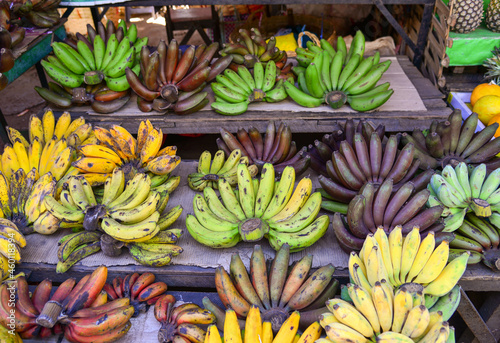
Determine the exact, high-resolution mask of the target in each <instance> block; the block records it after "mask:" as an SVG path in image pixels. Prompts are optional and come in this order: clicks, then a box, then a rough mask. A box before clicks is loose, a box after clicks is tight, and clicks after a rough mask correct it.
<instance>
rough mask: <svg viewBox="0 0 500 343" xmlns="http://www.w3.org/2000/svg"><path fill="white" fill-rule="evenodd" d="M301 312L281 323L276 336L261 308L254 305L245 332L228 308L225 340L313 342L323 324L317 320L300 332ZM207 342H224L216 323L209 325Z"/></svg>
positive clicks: (285, 342) (319, 334)
mask: <svg viewBox="0 0 500 343" xmlns="http://www.w3.org/2000/svg"><path fill="white" fill-rule="evenodd" d="M300 319H301V318H300V313H299V312H293V313H292V314H291V315H290V317H289V318H288V319H287V320H286V321H285V322H284V323H283V324H282V325H281V327H280V328H279V331H277V333H276V336H274V333H273V330H272V324H271V322H269V321H264V322H263V321H262V319H261V313H260V309H259V308H258V307H257V306H255V305H254V306H252V307H251V308H250V311H249V312H248V316H247V318H246V320H245V325H244V332H242V331H241V330H240V326H239V321H238V318H237V316H236V312H235V311H233V310H232V309H227V310H226V313H225V320H224V322H223V323H222V324H223V326H224V330H223V332H224V342H243V341H244V342H262V343H272V342H280V343H293V342H300V343H312V342H316V340H317V339H319V338H320V336H321V332H322V331H323V330H322V328H321V325H320V324H319V323H318V322H317V321H315V322H314V323H312V324H311V325H309V327H307V329H305V330H304V332H303V333H302V335H301V334H299V333H298V328H299V323H300ZM205 342H208V343H222V338H221V336H220V334H219V331H218V328H217V326H216V325H215V324H212V325H209V327H208V329H207V334H206V337H205Z"/></svg>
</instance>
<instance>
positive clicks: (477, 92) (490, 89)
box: [470, 83, 500, 106]
mask: <svg viewBox="0 0 500 343" xmlns="http://www.w3.org/2000/svg"><path fill="white" fill-rule="evenodd" d="M485 95H496V96H500V86H499V85H496V84H494V83H481V84H480V85H478V86H476V88H474V90H473V91H472V94H471V95H470V104H471V105H472V106H474V105H475V104H476V101H478V100H479V99H480V98H482V97H483V96H485Z"/></svg>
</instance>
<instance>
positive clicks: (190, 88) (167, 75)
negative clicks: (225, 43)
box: [126, 39, 232, 114]
mask: <svg viewBox="0 0 500 343" xmlns="http://www.w3.org/2000/svg"><path fill="white" fill-rule="evenodd" d="M218 48H219V43H213V44H211V45H210V46H208V47H207V46H206V45H204V44H203V45H199V46H198V47H195V46H193V45H191V46H189V47H188V48H187V49H186V51H184V53H182V52H181V51H180V50H179V44H178V43H177V41H176V40H175V39H172V41H171V42H170V44H169V45H168V47H167V45H166V44H165V41H163V40H161V41H160V43H159V44H158V48H157V49H156V51H155V52H153V53H152V54H150V52H149V48H148V47H147V46H145V47H143V48H142V50H141V52H140V57H139V59H140V69H141V75H142V81H141V79H140V78H139V76H138V74H137V73H134V71H133V70H131V69H130V68H127V70H126V76H127V80H128V83H129V84H130V87H131V88H132V90H133V91H134V92H135V93H136V94H137V96H138V98H137V105H138V107H139V109H140V110H141V111H142V112H150V111H152V110H155V111H157V112H160V113H166V112H167V111H168V110H169V109H170V108H172V109H173V110H174V112H175V113H176V114H190V113H194V112H197V111H199V110H201V109H202V108H203V107H205V106H206V105H207V104H208V99H207V94H208V93H207V92H204V91H203V89H204V88H205V86H206V82H209V81H211V80H213V79H214V78H215V77H216V75H218V74H220V73H221V72H222V71H223V70H224V69H226V68H227V66H228V65H229V63H231V60H232V58H231V57H224V58H219V59H218V60H217V61H216V62H214V64H212V65H211V62H212V58H213V57H214V55H215V53H216V52H217V49H218Z"/></svg>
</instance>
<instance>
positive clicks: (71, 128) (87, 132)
mask: <svg viewBox="0 0 500 343" xmlns="http://www.w3.org/2000/svg"><path fill="white" fill-rule="evenodd" d="M28 131H29V140H26V138H24V136H23V135H22V134H21V133H20V132H19V131H18V130H16V129H14V128H12V127H8V128H7V133H8V136H9V139H10V141H11V144H6V145H5V147H4V153H3V154H2V172H3V173H4V175H5V176H6V177H7V179H10V178H11V177H12V175H13V174H14V172H16V171H17V170H18V169H23V170H24V172H25V173H29V172H30V170H32V169H33V168H35V169H36V171H37V174H39V175H40V176H44V175H45V174H47V173H49V172H50V174H51V176H53V177H54V178H55V179H56V181H61V180H63V179H64V180H65V179H66V178H67V177H69V176H70V175H74V174H76V173H77V172H78V171H77V170H76V169H75V168H73V167H72V166H71V163H72V162H74V161H75V160H76V150H75V149H76V148H77V147H78V146H79V145H80V144H82V143H83V144H89V143H92V142H96V138H95V136H94V134H93V131H92V125H91V124H90V123H85V119H84V118H83V117H79V118H76V119H74V120H71V114H70V113H69V112H64V113H63V114H62V115H61V116H60V117H59V119H57V121H56V119H55V118H54V113H53V112H52V110H50V109H48V110H46V111H45V113H44V114H43V116H42V118H41V119H40V118H39V117H37V116H36V115H32V116H31V117H30V121H29V125H28ZM64 180H63V181H61V182H60V183H59V184H58V187H57V188H60V187H61V186H62V183H64V182H65V181H64ZM35 219H36V218H35Z"/></svg>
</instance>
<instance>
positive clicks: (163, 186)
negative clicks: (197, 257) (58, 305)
mask: <svg viewBox="0 0 500 343" xmlns="http://www.w3.org/2000/svg"><path fill="white" fill-rule="evenodd" d="M153 179H154V177H153V178H151V177H150V176H148V175H147V174H143V173H138V174H136V175H135V176H134V178H133V179H132V180H130V181H128V182H127V183H125V175H124V172H123V170H121V169H119V168H115V170H114V171H113V173H112V175H111V176H110V177H109V178H108V179H107V180H106V182H105V184H104V189H103V191H102V195H101V192H94V190H93V189H92V187H91V186H90V184H89V183H88V182H87V181H86V180H85V178H83V177H82V176H74V177H71V178H70V179H69V180H68V189H67V190H63V191H62V192H61V194H60V199H59V201H57V200H56V199H55V198H54V197H52V196H46V197H45V199H44V204H45V206H46V208H47V210H48V214H50V215H52V216H53V217H55V218H56V219H57V220H58V222H59V224H58V225H59V227H72V228H75V230H84V231H83V232H85V233H96V232H97V233H99V234H98V236H99V238H100V243H99V244H97V243H96V244H94V243H95V242H96V241H97V240H99V239H97V238H96V237H94V236H92V235H83V234H82V237H80V238H78V240H76V241H75V242H74V243H72V244H73V245H72V246H70V247H72V248H74V249H69V248H68V251H67V253H66V254H62V255H61V257H60V262H61V263H62V264H61V266H60V270H61V272H64V271H65V270H67V269H69V268H70V267H71V265H72V264H74V263H75V262H76V261H78V260H80V259H82V258H84V257H85V256H87V255H88V254H90V253H93V252H97V251H98V250H99V249H100V248H102V250H103V252H104V253H105V254H106V255H110V256H116V255H118V254H119V253H120V252H121V248H122V247H123V246H124V245H126V246H127V247H128V248H129V250H130V251H131V254H132V255H133V256H134V255H135V253H136V252H138V251H139V252H140V251H143V250H145V251H147V252H146V253H140V254H139V253H138V254H139V255H138V256H139V257H137V260H138V261H140V260H144V261H146V260H147V258H146V257H145V256H149V257H151V254H150V253H148V252H152V253H154V255H155V257H158V256H157V255H158V254H161V255H163V256H161V258H160V259H161V260H162V261H165V260H166V256H167V255H169V258H170V257H172V256H176V255H177V254H179V253H180V252H182V249H180V248H179V247H171V246H168V247H167V246H164V245H163V244H171V242H174V243H175V242H177V239H178V237H179V236H180V235H181V233H182V231H181V230H178V229H172V230H167V228H169V227H170V226H171V225H172V224H173V223H174V222H175V221H176V220H177V218H179V216H180V215H181V213H182V207H181V206H176V207H174V208H172V209H171V210H169V211H166V212H164V210H165V208H166V206H167V203H168V200H169V196H170V194H171V193H172V192H173V191H174V190H175V188H176V187H177V186H178V184H179V179H180V177H171V178H169V179H168V180H166V182H163V183H161V182H160V184H159V185H158V182H157V181H158V180H155V184H154V186H156V187H154V188H152V182H153ZM162 180H163V181H165V180H164V178H162ZM96 193H97V194H98V195H97V196H96ZM163 232H167V233H163ZM101 233H105V235H102V237H101ZM78 237H79V236H78ZM83 237H87V238H83ZM89 237H92V239H94V240H93V241H89V239H90V238H89ZM81 239H83V241H81ZM77 243H78V244H77ZM146 244H153V245H146ZM83 245H85V246H87V245H89V246H91V247H90V248H85V247H84V246H83ZM97 246H99V249H97ZM76 247H81V251H80V250H78V251H79V252H78V253H75V256H73V257H72V258H69V256H71V254H72V253H73V251H75V249H76ZM90 251H92V252H90ZM141 256H142V257H141ZM67 258H68V259H69V262H67V261H66V259H67ZM158 258H159V257H158ZM169 261H170V259H169ZM159 264H160V263H158V265H159ZM148 265H149V264H148Z"/></svg>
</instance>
